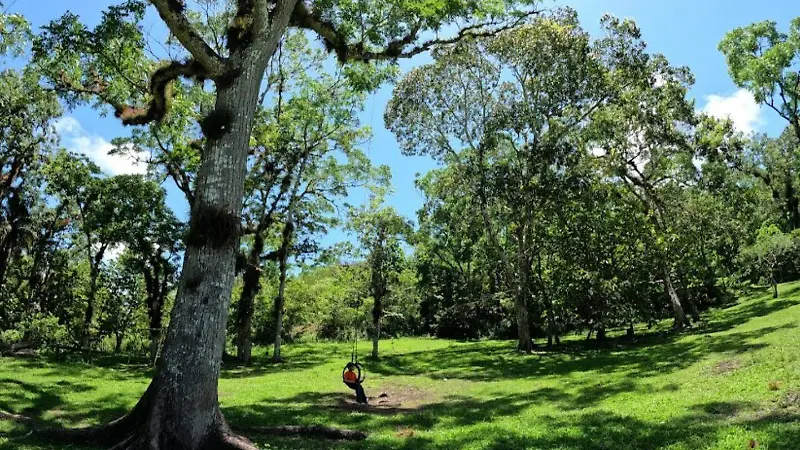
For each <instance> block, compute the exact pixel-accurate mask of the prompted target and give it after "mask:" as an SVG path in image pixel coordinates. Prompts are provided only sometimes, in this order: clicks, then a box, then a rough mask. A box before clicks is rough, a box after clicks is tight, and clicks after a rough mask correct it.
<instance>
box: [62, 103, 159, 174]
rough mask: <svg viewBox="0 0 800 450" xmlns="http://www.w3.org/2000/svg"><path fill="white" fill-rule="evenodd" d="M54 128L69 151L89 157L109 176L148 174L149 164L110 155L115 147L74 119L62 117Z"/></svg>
mask: <svg viewBox="0 0 800 450" xmlns="http://www.w3.org/2000/svg"><path fill="white" fill-rule="evenodd" d="M54 127H55V129H56V131H57V132H58V134H59V135H61V141H62V143H63V144H64V146H65V147H66V148H67V149H68V150H70V151H73V152H75V153H82V154H84V155H86V156H88V157H89V158H90V159H91V160H92V161H94V162H95V163H96V164H97V165H98V166H100V169H102V170H103V172H105V173H107V174H108V175H122V174H143V173H145V172H147V164H145V163H143V162H138V161H136V160H135V159H133V158H131V157H129V156H126V155H109V154H108V152H109V151H110V150H112V149H113V148H114V145H112V144H111V142H109V141H107V140H106V139H105V138H103V137H102V136H98V135H92V134H89V133H88V132H87V131H86V130H85V129H84V128H83V127H82V126H81V124H80V122H78V121H77V120H76V119H75V118H74V117H71V116H66V117H62V118H60V119H58V120H57V121H56V122H55V124H54Z"/></svg>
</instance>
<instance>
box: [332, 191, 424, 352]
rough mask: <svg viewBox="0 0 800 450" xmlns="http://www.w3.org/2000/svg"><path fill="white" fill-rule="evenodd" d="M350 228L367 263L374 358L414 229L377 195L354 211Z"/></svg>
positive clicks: (349, 221) (350, 217)
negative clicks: (408, 242) (405, 250)
mask: <svg viewBox="0 0 800 450" xmlns="http://www.w3.org/2000/svg"><path fill="white" fill-rule="evenodd" d="M347 227H348V228H349V229H350V230H351V232H353V233H354V234H355V235H356V236H357V238H358V241H359V243H360V245H361V249H362V250H363V252H364V253H365V256H366V260H367V267H368V269H369V295H370V297H372V357H373V358H378V356H379V353H378V343H379V342H380V336H381V319H382V318H383V316H384V314H385V312H386V301H387V299H388V298H389V295H390V294H391V292H392V289H393V288H394V286H395V285H396V284H397V282H398V278H399V276H400V273H401V271H402V263H403V260H404V258H403V249H402V247H401V243H402V241H403V240H404V239H408V238H409V236H410V235H411V229H412V228H411V224H410V223H409V222H408V221H407V220H406V219H404V218H403V217H402V216H400V215H399V214H398V213H397V212H396V211H395V210H394V209H393V208H390V207H384V206H382V198H381V195H377V196H374V197H373V198H372V199H371V200H370V202H369V204H368V205H365V207H363V208H358V209H356V208H351V210H350V213H349V220H348V223H347Z"/></svg>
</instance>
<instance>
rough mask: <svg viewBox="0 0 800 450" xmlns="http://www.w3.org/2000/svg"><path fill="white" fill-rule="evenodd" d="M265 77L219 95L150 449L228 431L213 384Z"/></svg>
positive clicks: (151, 418) (247, 77) (160, 376)
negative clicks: (221, 122)
mask: <svg viewBox="0 0 800 450" xmlns="http://www.w3.org/2000/svg"><path fill="white" fill-rule="evenodd" d="M262 73H263V68H262V67H255V66H250V67H246V68H245V71H244V72H243V73H242V75H240V77H238V78H237V79H236V80H235V81H234V82H233V83H232V84H231V85H230V86H227V87H220V88H219V91H218V94H217V102H216V105H215V112H216V113H219V114H221V115H228V116H229V117H230V123H229V126H226V127H225V128H227V132H226V133H224V134H223V135H222V136H221V137H220V138H219V139H216V140H211V142H210V143H209V145H207V147H206V149H205V151H204V159H203V163H202V165H201V167H200V170H199V173H198V177H197V189H196V197H195V201H194V206H193V208H192V214H191V215H192V218H191V224H190V231H189V235H188V238H187V249H186V254H185V257H184V263H183V270H182V276H181V282H180V285H179V287H178V294H177V297H176V299H175V307H174V309H173V311H172V316H171V318H170V323H169V328H168V330H167V336H166V340H165V342H164V347H163V352H162V357H161V359H160V363H159V366H158V373H157V375H156V377H155V378H154V380H153V382H152V384H151V387H150V390H151V391H153V392H152V398H151V399H149V403H150V404H149V405H148V409H149V413H148V414H147V417H146V419H145V421H144V427H143V430H144V433H145V435H146V440H147V441H148V442H153V444H155V445H153V444H151V445H150V448H157V449H159V450H161V449H167V448H169V449H176V450H183V449H186V450H189V449H192V450H194V449H200V448H210V447H209V443H210V442H212V441H213V440H214V439H217V438H219V436H221V435H222V434H220V433H222V431H225V430H226V426H225V424H224V420H222V415H221V414H220V412H219V407H218V403H217V379H218V378H219V370H220V365H221V362H222V361H221V360H222V353H223V350H224V344H225V325H226V323H227V319H228V317H227V316H228V305H229V304H230V294H231V290H232V287H233V280H234V274H235V265H236V254H237V249H238V244H239V239H238V238H239V236H238V234H239V224H240V220H239V214H240V212H241V208H242V197H243V194H244V179H245V174H246V160H247V148H248V142H249V139H250V131H251V129H252V123H253V116H254V113H255V109H256V102H257V99H258V93H259V86H260V81H261V74H262ZM143 400H144V399H143ZM156 443H157V444H156Z"/></svg>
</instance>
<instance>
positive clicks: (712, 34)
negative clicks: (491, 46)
mask: <svg viewBox="0 0 800 450" xmlns="http://www.w3.org/2000/svg"><path fill="white" fill-rule="evenodd" d="M5 3H6V4H7V5H8V4H13V5H12V6H11V8H10V10H11V11H13V12H20V13H23V14H24V15H26V16H27V17H28V19H29V20H31V21H32V23H33V25H34V26H35V27H38V26H40V25H42V24H43V23H46V22H47V21H49V20H51V19H54V18H56V17H57V16H59V15H60V14H62V13H64V12H65V11H67V10H71V11H72V12H74V13H76V14H78V15H80V16H81V17H82V18H83V19H84V21H85V22H86V23H89V24H91V23H95V22H96V21H97V20H98V19H99V17H100V14H101V11H102V10H103V9H104V8H105V7H106V6H107V5H109V4H112V3H115V2H113V1H109V0H16V2H14V0H6V1H5ZM545 4H546V5H548V6H564V5H566V6H571V7H573V8H575V9H576V10H577V11H578V13H579V16H580V19H581V22H582V24H583V26H584V27H585V28H586V29H587V30H589V32H590V33H592V34H597V33H599V20H600V17H601V16H602V15H603V14H604V13H611V14H613V15H615V16H618V17H625V18H632V19H634V20H636V22H637V23H638V24H639V26H640V27H641V29H642V32H643V35H644V38H645V40H646V41H647V43H648V44H649V49H650V51H651V52H658V53H663V54H664V55H666V56H667V58H668V59H669V60H670V62H671V63H672V64H674V65H686V66H689V67H690V68H691V69H692V71H693V73H694V74H695V77H696V84H695V86H694V89H693V90H692V92H691V95H692V96H693V97H694V98H695V99H696V103H697V108H698V109H706V110H707V111H709V112H711V113H713V114H716V115H724V114H730V116H731V117H732V118H733V119H734V121H735V122H736V123H737V125H738V126H739V128H740V129H742V130H744V131H761V132H767V133H769V134H776V133H779V132H780V131H781V130H782V129H783V127H784V124H783V123H782V122H781V119H780V118H777V117H776V116H775V115H774V114H772V113H770V112H768V111H766V110H765V109H763V108H760V107H759V106H758V105H756V104H755V103H754V102H753V100H752V97H751V96H750V95H749V94H747V93H745V92H741V91H739V90H738V89H737V88H736V86H734V85H733V83H732V82H731V81H730V79H729V77H728V74H727V69H726V66H725V61H724V59H723V57H722V55H721V54H720V53H719V52H718V51H717V44H718V42H719V41H720V39H721V38H722V36H723V35H724V34H725V32H726V31H728V30H730V29H732V28H734V27H737V26H742V25H747V24H749V23H752V22H755V21H760V20H767V19H768V20H776V21H777V22H778V23H779V24H780V26H781V27H784V28H785V27H786V25H787V24H788V21H789V20H790V19H791V18H793V17H797V16H800V2H798V1H797V0H769V1H764V2H755V1H752V0H664V1H651V0H571V1H570V0H567V1H558V0H550V1H548V2H547V3H545ZM427 61H429V59H428V58H427V57H426V56H421V57H419V58H416V59H414V60H411V61H405V62H403V63H402V67H403V69H404V70H408V69H409V68H411V67H414V66H415V65H419V64H424V63H425V62H427ZM390 95H391V86H386V87H384V88H383V89H381V90H380V91H379V92H377V93H376V94H375V95H374V96H373V97H372V98H371V99H370V101H369V102H368V103H367V105H366V108H365V111H364V112H363V113H362V114H361V119H362V121H363V123H365V124H368V125H370V124H371V125H372V127H373V130H374V138H373V139H372V141H371V143H370V145H369V149H368V150H369V154H370V156H371V158H372V160H373V162H374V163H376V164H386V165H388V166H390V167H391V169H392V180H393V187H394V194H393V196H392V197H391V198H390V204H391V205H392V206H394V207H395V208H396V209H398V210H399V211H400V212H401V213H402V214H404V215H406V216H408V217H409V218H415V217H416V210H417V209H418V208H419V206H420V205H421V202H422V197H421V195H420V194H419V193H418V192H417V191H416V189H415V188H414V178H415V176H416V174H418V173H424V172H425V171H427V170H430V169H431V168H433V167H435V165H434V163H433V161H431V160H430V159H428V158H425V157H407V156H403V155H402V154H401V153H400V151H399V149H398V147H397V143H396V142H395V139H394V136H393V135H392V134H391V133H390V132H388V131H387V130H386V129H385V128H384V127H383V110H384V107H385V105H386V103H387V101H388V100H389V97H390ZM61 128H62V134H63V135H64V138H63V145H64V146H66V147H68V148H70V149H72V150H77V151H82V152H85V153H87V154H89V155H90V156H91V157H93V158H95V159H96V160H97V161H98V163H99V164H100V165H101V167H103V168H104V170H106V171H107V172H111V173H115V172H123V171H130V164H128V163H127V162H125V161H120V160H119V159H116V158H111V157H108V156H106V155H105V154H104V153H105V151H107V149H108V147H109V146H110V144H108V141H110V140H111V139H112V138H114V137H116V136H120V135H124V134H127V130H125V128H124V127H122V126H121V125H120V124H119V123H118V122H117V121H116V120H115V119H114V118H113V117H100V116H99V115H98V114H97V113H96V112H94V111H92V110H90V109H85V108H83V109H78V110H76V111H72V112H70V113H69V118H68V119H67V120H64V121H63V122H62V127H61ZM167 187H168V191H169V192H170V197H169V202H170V205H171V206H172V207H173V208H174V209H175V210H176V212H177V213H178V214H179V215H181V216H185V214H186V206H185V204H184V202H183V198H182V197H181V196H180V195H179V194H177V193H176V191H175V190H174V189H172V188H171V186H167ZM360 196H361V197H363V194H359V193H355V194H354V197H356V198H358V197H360ZM343 238H344V235H343V234H342V233H340V232H333V233H331V234H330V235H329V236H327V237H326V238H325V243H327V244H330V243H333V242H336V241H338V240H341V239H343Z"/></svg>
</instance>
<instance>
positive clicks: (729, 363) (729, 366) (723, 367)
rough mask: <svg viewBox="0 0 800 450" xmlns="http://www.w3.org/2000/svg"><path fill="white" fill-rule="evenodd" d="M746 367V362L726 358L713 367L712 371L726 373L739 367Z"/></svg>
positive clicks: (720, 373) (715, 373)
mask: <svg viewBox="0 0 800 450" xmlns="http://www.w3.org/2000/svg"><path fill="white" fill-rule="evenodd" d="M742 367H744V363H742V361H741V360H738V359H726V360H725V361H720V362H718V363H717V364H715V365H714V367H712V368H711V372H713V373H714V375H725V374H728V373H732V372H735V371H737V370H739V369H741V368H742Z"/></svg>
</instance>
